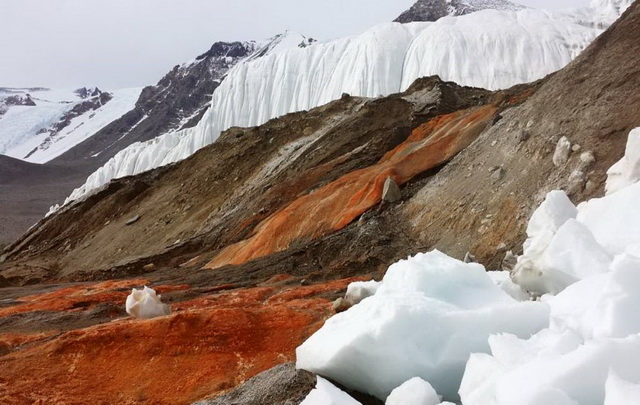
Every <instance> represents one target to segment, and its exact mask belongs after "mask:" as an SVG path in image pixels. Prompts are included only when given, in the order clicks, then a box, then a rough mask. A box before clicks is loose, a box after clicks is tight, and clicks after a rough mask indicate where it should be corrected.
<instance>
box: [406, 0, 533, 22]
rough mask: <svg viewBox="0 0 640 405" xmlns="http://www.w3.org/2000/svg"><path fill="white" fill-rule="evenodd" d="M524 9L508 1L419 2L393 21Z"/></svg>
mask: <svg viewBox="0 0 640 405" xmlns="http://www.w3.org/2000/svg"><path fill="white" fill-rule="evenodd" d="M523 8H524V6H521V5H520V4H515V3H512V2H510V1H506V0H418V1H417V2H416V3H415V4H414V5H413V6H411V8H409V9H408V10H407V11H405V12H403V13H402V14H400V16H398V18H396V19H395V20H393V21H394V22H399V23H403V24H405V23H410V22H416V21H436V20H439V19H440V18H442V17H446V16H458V15H465V14H471V13H475V12H476V11H480V10H508V11H517V10H521V9H523Z"/></svg>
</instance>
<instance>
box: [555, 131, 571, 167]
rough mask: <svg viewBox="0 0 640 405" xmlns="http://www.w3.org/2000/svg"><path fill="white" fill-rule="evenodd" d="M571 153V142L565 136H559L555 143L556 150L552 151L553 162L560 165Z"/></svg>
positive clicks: (565, 161)
mask: <svg viewBox="0 0 640 405" xmlns="http://www.w3.org/2000/svg"><path fill="white" fill-rule="evenodd" d="M570 154H571V142H569V140H568V139H567V137H566V136H563V137H562V138H560V140H559V141H558V143H557V144H556V150H555V151H554V152H553V164H554V165H556V166H557V167H560V166H562V165H564V164H565V163H567V161H568V160H569V155H570Z"/></svg>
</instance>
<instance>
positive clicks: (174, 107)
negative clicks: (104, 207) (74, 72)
mask: <svg viewBox="0 0 640 405" xmlns="http://www.w3.org/2000/svg"><path fill="white" fill-rule="evenodd" d="M256 48H257V45H256V43H254V42H216V43H215V44H213V46H211V48H210V49H209V50H208V51H207V52H205V53H203V54H201V55H199V56H198V57H196V59H195V60H194V61H192V62H188V63H185V64H183V65H178V66H175V67H174V68H173V69H172V70H171V71H170V72H169V73H167V74H166V75H165V76H164V77H163V78H162V79H160V81H159V82H158V84H156V85H155V86H148V87H145V88H144V89H143V90H142V93H141V94H140V98H139V99H138V101H137V102H136V106H135V108H134V109H133V110H131V111H129V112H128V113H126V114H125V115H123V116H122V117H121V118H119V119H117V120H115V121H113V122H112V123H111V124H109V125H108V126H106V127H105V128H103V129H102V130H100V131H99V132H98V133H96V134H95V135H94V136H92V137H91V138H89V139H87V140H86V141H84V142H82V143H80V144H78V145H76V146H75V147H73V148H72V149H70V150H69V151H67V152H66V153H64V154H63V155H61V156H59V157H58V158H56V159H54V160H53V161H52V162H53V163H56V164H57V163H72V162H77V161H84V162H86V163H88V164H89V166H90V167H91V168H93V169H95V168H98V167H99V166H101V165H102V164H104V163H105V162H106V161H107V160H109V159H110V158H111V157H113V156H114V155H115V154H116V153H118V152H119V151H120V150H122V149H124V148H125V147H127V146H129V145H130V144H132V143H134V142H143V141H147V140H149V139H152V138H155V137H157V136H159V135H162V134H164V133H167V132H170V131H177V130H180V129H184V128H190V127H192V126H194V125H196V124H197V123H198V121H199V120H200V118H201V117H202V115H203V114H204V112H205V111H206V110H207V108H208V107H209V103H210V101H211V94H212V93H213V91H214V90H215V89H216V88H217V87H218V86H219V85H220V81H221V80H222V79H223V77H224V76H225V75H226V73H227V72H228V71H229V69H230V68H231V67H233V66H234V65H235V64H236V63H238V62H239V61H240V60H242V59H244V58H246V57H247V56H249V55H250V54H252V53H253V52H255V50H256ZM81 90H83V89H80V90H78V91H81ZM85 90H86V89H85ZM90 90H91V89H89V90H86V91H84V92H82V93H83V94H84V93H86V92H88V91H90Z"/></svg>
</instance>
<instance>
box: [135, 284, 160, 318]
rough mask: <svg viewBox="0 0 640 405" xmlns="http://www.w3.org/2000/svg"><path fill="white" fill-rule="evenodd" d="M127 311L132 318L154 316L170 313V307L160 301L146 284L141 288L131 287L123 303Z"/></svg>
mask: <svg viewBox="0 0 640 405" xmlns="http://www.w3.org/2000/svg"><path fill="white" fill-rule="evenodd" d="M125 309H126V310H127V313H128V314H129V315H131V316H133V317H134V318H143V319H149V318H155V317H158V316H164V315H169V314H171V307H169V305H167V304H163V303H162V301H160V296H159V295H156V292H155V290H154V289H152V288H149V287H147V286H145V287H144V289H142V290H138V289H135V288H134V289H132V290H131V294H129V296H128V297H127V301H126V303H125Z"/></svg>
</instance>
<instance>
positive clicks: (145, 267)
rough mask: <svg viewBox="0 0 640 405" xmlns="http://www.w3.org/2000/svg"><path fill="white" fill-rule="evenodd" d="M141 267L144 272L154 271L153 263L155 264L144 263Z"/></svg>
mask: <svg viewBox="0 0 640 405" xmlns="http://www.w3.org/2000/svg"><path fill="white" fill-rule="evenodd" d="M142 269H143V270H144V271H145V272H152V271H155V270H156V265H155V264H153V263H149V264H145V265H144V266H143V267H142Z"/></svg>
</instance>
